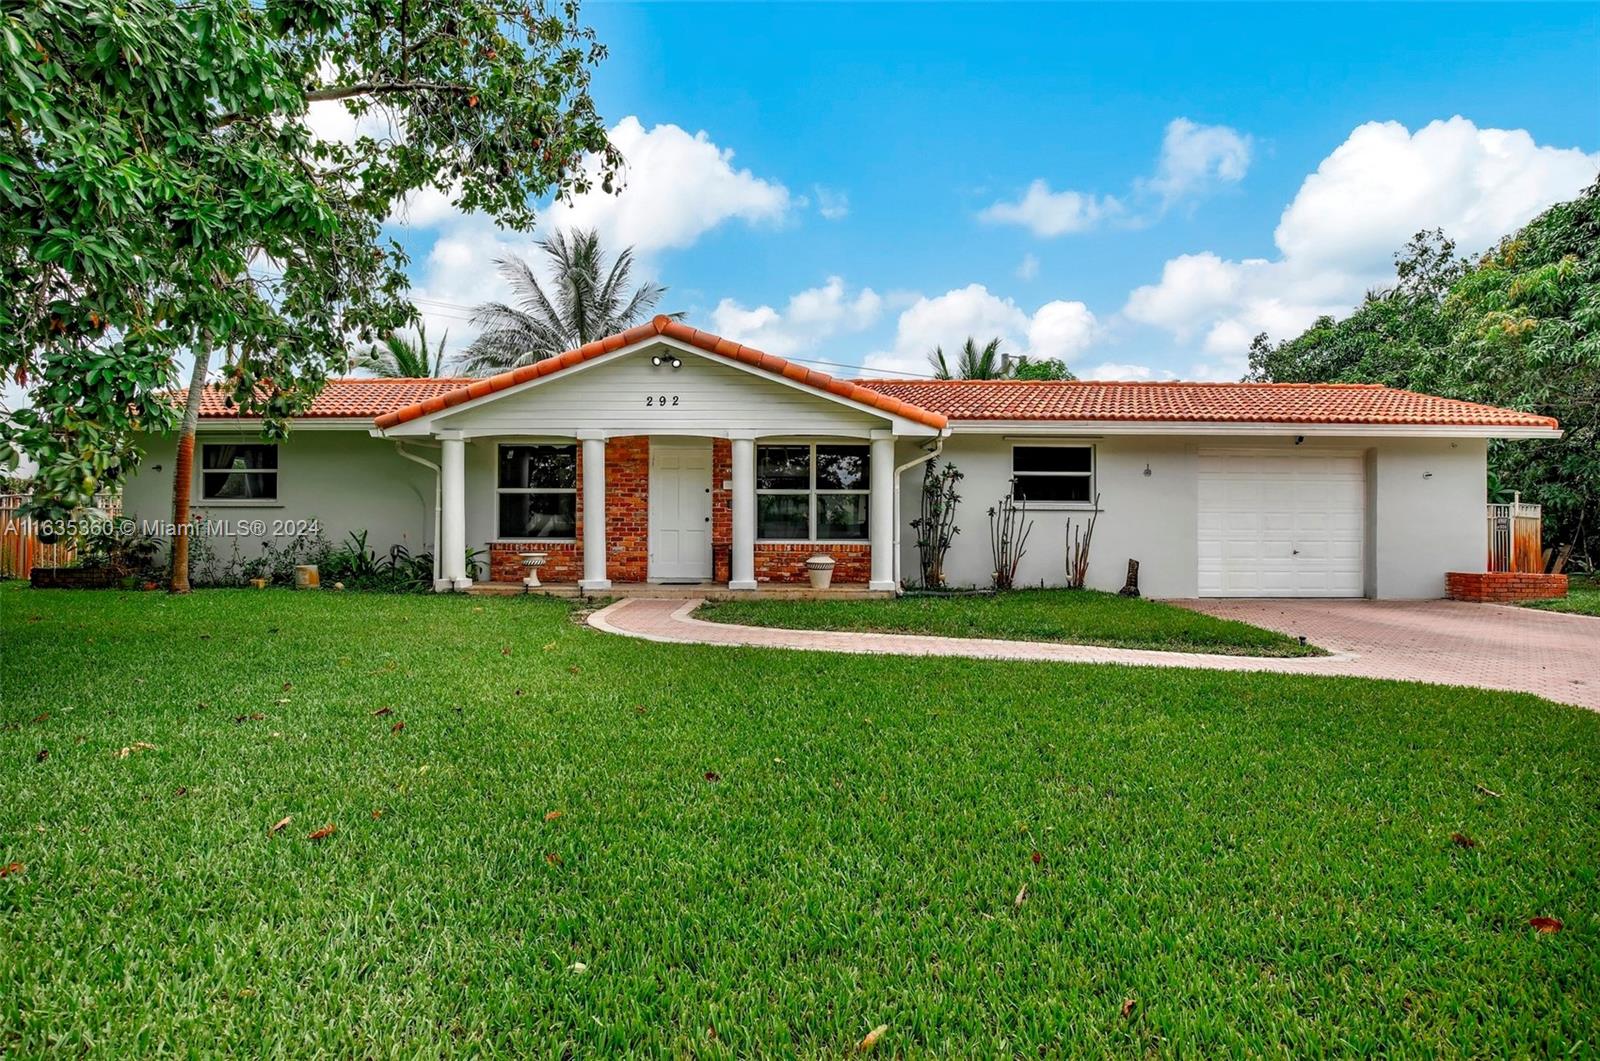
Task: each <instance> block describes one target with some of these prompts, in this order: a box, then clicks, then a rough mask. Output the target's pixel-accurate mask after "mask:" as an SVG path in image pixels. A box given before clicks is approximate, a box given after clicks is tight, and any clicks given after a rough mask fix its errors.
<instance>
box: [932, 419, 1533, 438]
mask: <svg viewBox="0 0 1600 1061" xmlns="http://www.w3.org/2000/svg"><path fill="white" fill-rule="evenodd" d="M950 429H951V432H952V433H953V434H955V435H958V436H959V435H1053V436H1070V435H1260V436H1273V435H1304V436H1305V437H1307V438H1385V437H1392V438H1560V437H1561V430H1560V429H1559V428H1554V427H1503V426H1502V427H1488V426H1475V425H1470V424H1279V423H1258V422H1249V423H1228V422H1221V421H1216V420H952V421H950Z"/></svg>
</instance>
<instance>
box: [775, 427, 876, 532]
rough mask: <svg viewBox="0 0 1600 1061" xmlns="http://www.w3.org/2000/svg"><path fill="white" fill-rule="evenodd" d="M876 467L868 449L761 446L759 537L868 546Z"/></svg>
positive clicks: (832, 445)
mask: <svg viewBox="0 0 1600 1061" xmlns="http://www.w3.org/2000/svg"><path fill="white" fill-rule="evenodd" d="M871 464H872V460H871V454H870V451H869V449H868V447H866V446H852V445H843V444H835V443H830V442H823V443H794V444H784V445H772V446H757V447H756V537H757V538H758V539H760V540H762V541H787V542H795V541H802V542H811V541H825V542H831V541H837V542H848V541H866V540H867V507H868V504H869V502H868V490H869V488H870V487H871V478H870V474H871Z"/></svg>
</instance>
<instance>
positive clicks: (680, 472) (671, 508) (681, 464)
mask: <svg viewBox="0 0 1600 1061" xmlns="http://www.w3.org/2000/svg"><path fill="white" fill-rule="evenodd" d="M649 506H650V578H651V579H652V580H655V581H663V582H703V581H706V580H709V579H710V578H711V443H710V442H709V441H708V440H706V439H686V440H683V441H678V440H676V439H662V438H652V439H651V440H650V499H649Z"/></svg>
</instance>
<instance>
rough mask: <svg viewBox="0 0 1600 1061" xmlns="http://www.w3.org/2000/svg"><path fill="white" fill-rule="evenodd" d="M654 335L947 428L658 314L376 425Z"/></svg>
mask: <svg viewBox="0 0 1600 1061" xmlns="http://www.w3.org/2000/svg"><path fill="white" fill-rule="evenodd" d="M657 335H664V336H667V337H668V338H671V339H676V340H678V341H679V342H682V343H687V344H689V345H690V346H693V347H696V348H698V349H701V350H704V351H706V352H707V353H710V354H715V355H717V356H718V357H722V358H726V359H727V360H729V361H738V362H740V363H742V364H746V365H754V366H755V367H757V368H760V369H763V370H765V371H767V372H770V373H772V374H773V375H775V376H783V377H784V378H786V379H791V380H794V381H795V382H796V383H802V384H804V385H805V386H807V387H811V388H814V389H816V390H819V391H823V392H825V393H828V394H833V395H837V396H838V397H840V398H848V399H849V400H851V401H853V402H857V403H859V404H861V405H866V406H869V407H870V408H873V409H877V410H878V411H879V412H883V413H888V414H890V415H893V416H899V417H902V418H904V419H906V420H911V421H914V422H916V423H919V424H925V425H927V426H928V427H932V428H943V427H944V426H945V424H946V420H945V417H944V414H942V413H935V412H929V411H928V410H926V409H920V408H918V407H917V406H915V405H913V404H911V403H910V402H907V401H904V400H902V399H900V398H897V397H895V396H894V395H891V394H885V393H884V392H882V391H878V390H868V389H867V388H866V387H862V386H859V385H857V384H854V383H850V382H848V381H846V380H839V379H834V378H833V377H832V376H830V375H828V374H827V373H825V372H818V371H816V370H815V369H810V368H804V367H802V366H800V365H797V364H795V363H794V362H792V361H785V360H784V359H783V358H781V357H777V356H775V355H773V354H766V353H762V352H761V351H760V350H756V349H753V348H751V347H748V346H741V345H739V344H738V343H736V342H733V341H732V340H731V339H724V338H722V336H720V335H712V334H711V333H710V332H703V331H700V330H699V329H697V328H691V327H689V326H688V325H687V324H682V323H680V322H678V321H675V320H672V319H671V318H670V317H666V316H659V317H656V318H655V319H654V320H652V321H651V322H650V323H648V324H640V325H636V326H635V327H632V328H629V329H628V330H627V331H625V332H621V333H620V334H617V335H612V336H609V337H607V338H605V339H596V340H595V341H594V342H592V343H588V344H586V345H584V346H580V347H578V349H576V350H568V351H567V352H566V353H564V354H558V355H557V356H555V357H549V358H546V359H545V360H543V361H538V362H535V363H534V364H531V365H525V366H523V367H522V368H518V369H513V370H511V371H510V372H502V373H500V374H499V375H497V376H489V377H487V378H485V379H479V380H473V381H472V382H470V383H468V384H466V385H465V386H457V387H455V388H453V389H449V390H445V391H443V392H441V393H438V394H433V395H429V396H428V397H426V398H424V399H423V400H421V401H417V402H415V403H413V404H409V405H406V406H405V407H404V408H399V409H394V410H393V411H392V412H385V413H384V414H382V415H381V416H379V417H378V418H377V425H378V426H379V427H380V428H390V427H394V426H395V425H396V424H403V423H405V422H406V421H407V420H416V419H418V418H419V417H423V416H430V415H432V414H434V413H437V412H440V411H442V410H445V409H449V408H451V407H452V406H456V405H460V404H461V403H463V402H468V401H472V400H474V399H477V398H482V397H483V396H484V395H487V394H493V393H494V392H496V391H502V390H505V389H506V388H507V387H515V386H517V385H518V384H520V383H526V382H528V381H529V380H533V379H539V378H540V377H543V376H549V375H553V374H555V373H557V372H560V371H561V370H563V369H566V368H571V367H572V366H573V365H580V364H582V363H583V362H585V361H589V360H591V359H593V358H596V357H600V356H601V355H603V354H609V353H611V352H612V351H615V350H620V349H622V348H623V347H624V346H632V345H633V344H634V343H637V342H641V341H643V340H645V339H650V338H652V337H654V336H657Z"/></svg>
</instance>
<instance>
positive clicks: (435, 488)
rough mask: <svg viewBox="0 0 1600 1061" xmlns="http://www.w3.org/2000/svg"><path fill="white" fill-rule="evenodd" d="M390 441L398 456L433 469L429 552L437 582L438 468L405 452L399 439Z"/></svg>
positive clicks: (403, 445) (428, 461)
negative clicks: (431, 545) (430, 547)
mask: <svg viewBox="0 0 1600 1061" xmlns="http://www.w3.org/2000/svg"><path fill="white" fill-rule="evenodd" d="M392 441H393V442H394V451H395V452H396V453H398V454H400V456H402V457H404V458H405V459H406V460H408V461H412V462H414V463H416V464H420V465H422V466H423V467H424V468H432V469H433V549H432V550H430V551H431V552H432V554H433V578H434V581H436V582H437V581H438V579H439V516H440V513H439V493H440V490H441V489H442V487H441V486H440V484H439V466H438V465H437V464H435V463H433V461H430V460H424V459H423V458H421V457H419V456H417V455H416V454H415V453H408V452H406V444H405V443H404V442H402V441H401V440H400V439H398V438H397V439H393V440H392Z"/></svg>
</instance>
